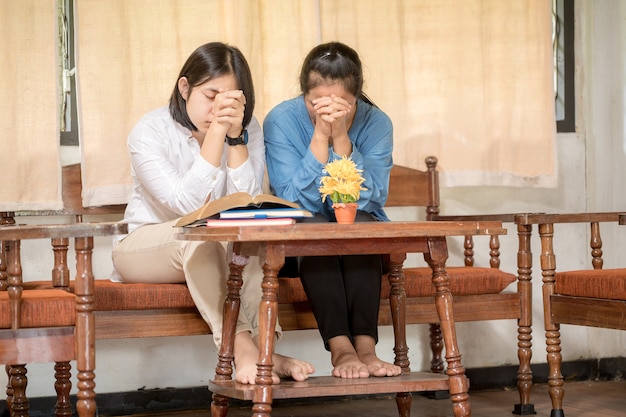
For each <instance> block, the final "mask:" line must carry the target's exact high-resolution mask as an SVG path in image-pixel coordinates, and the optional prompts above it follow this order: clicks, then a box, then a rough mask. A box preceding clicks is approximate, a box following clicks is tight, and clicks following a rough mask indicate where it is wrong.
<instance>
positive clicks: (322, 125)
mask: <svg viewBox="0 0 626 417" xmlns="http://www.w3.org/2000/svg"><path fill="white" fill-rule="evenodd" d="M312 104H313V110H314V111H315V115H316V117H315V130H318V131H320V133H322V134H323V135H324V136H326V137H328V138H331V137H339V136H342V135H344V134H345V135H347V134H348V122H347V116H348V113H349V112H350V110H351V109H352V105H351V104H350V103H348V101H346V100H345V99H344V98H342V97H339V96H336V95H334V94H332V95H330V96H324V97H319V98H317V99H315V100H313V101H312Z"/></svg>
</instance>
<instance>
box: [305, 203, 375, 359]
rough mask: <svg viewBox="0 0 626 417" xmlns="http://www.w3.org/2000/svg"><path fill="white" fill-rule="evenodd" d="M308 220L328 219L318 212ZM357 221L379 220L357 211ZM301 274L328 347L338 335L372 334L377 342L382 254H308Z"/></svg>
mask: <svg viewBox="0 0 626 417" xmlns="http://www.w3.org/2000/svg"><path fill="white" fill-rule="evenodd" d="M307 221H317V222H327V221H328V219H326V218H325V217H323V216H321V215H317V216H315V217H314V218H312V219H307ZM356 221H357V222H363V221H377V220H376V219H375V218H374V217H372V216H371V215H370V214H368V213H365V212H357V218H356ZM299 276H300V279H301V281H302V286H303V287H304V291H305V292H306V295H307V298H308V299H309V302H310V303H311V307H312V310H313V314H314V315H315V319H316V320H317V325H318V328H319V331H320V334H321V336H322V339H323V340H324V345H325V346H326V349H327V350H328V340H329V339H331V338H333V337H336V336H347V337H348V338H350V340H352V339H353V337H354V336H360V335H367V336H371V337H372V338H373V339H374V340H375V341H376V342H378V308H379V305H380V291H381V290H380V286H381V277H382V263H381V256H380V255H343V256H335V255H332V256H305V257H301V258H299Z"/></svg>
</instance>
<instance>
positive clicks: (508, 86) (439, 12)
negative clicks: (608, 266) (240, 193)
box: [75, 0, 556, 205]
mask: <svg viewBox="0 0 626 417" xmlns="http://www.w3.org/2000/svg"><path fill="white" fill-rule="evenodd" d="M75 5H76V16H77V59H78V62H77V69H78V77H77V80H78V84H79V97H80V99H79V100H80V104H79V113H80V114H79V119H80V129H81V132H80V133H81V151H82V154H83V181H84V184H83V188H84V196H83V202H84V204H85V205H100V204H108V203H121V202H125V201H126V199H127V198H128V195H129V192H130V177H129V168H128V158H127V155H126V146H125V142H126V136H127V134H128V132H129V131H130V129H131V128H132V126H133V125H134V123H135V122H136V121H137V119H138V118H139V117H140V116H141V115H142V114H144V113H145V112H147V111H149V110H151V109H152V108H155V107H157V106H161V105H165V104H166V102H167V99H168V97H169V95H170V92H171V89H172V88H173V86H174V83H175V78H176V75H177V72H178V70H179V68H180V66H181V65H182V63H183V61H184V60H185V59H186V57H187V56H188V55H189V53H190V52H191V51H192V50H193V49H195V48H196V47H197V46H199V45H200V44H202V43H205V42H208V41H214V40H220V41H224V42H228V43H231V44H233V45H236V46H238V47H239V48H240V49H241V50H242V51H243V53H244V54H245V55H246V57H247V58H248V60H249V63H250V66H251V68H252V71H253V76H254V80H255V85H256V90H257V108H256V112H255V114H256V116H257V118H258V119H259V120H260V121H262V119H263V118H264V116H265V114H267V112H268V111H269V110H270V109H271V108H272V107H273V106H274V105H276V104H278V103H279V102H280V101H282V100H284V99H286V98H290V97H292V96H294V95H297V94H298V93H299V91H298V71H299V66H300V64H301V62H302V60H303V58H304V56H305V55H306V53H307V52H308V51H309V50H310V48H312V47H313V46H315V45H316V44H317V43H319V42H324V41H329V40H339V41H342V42H345V43H347V44H349V45H351V46H353V47H354V48H355V49H357V50H358V51H359V53H360V55H361V58H362V60H363V63H364V65H365V78H366V86H365V89H366V92H367V93H368V94H369V95H370V96H371V97H372V98H373V99H374V101H375V102H376V103H377V104H378V105H379V106H380V107H381V108H382V109H383V110H385V111H386V112H387V113H388V114H389V115H390V116H391V118H392V120H393V122H394V126H395V135H394V139H395V145H394V160H395V163H397V164H400V165H405V166H409V167H417V168H423V165H422V163H423V159H424V157H425V156H427V155H436V156H437V157H438V158H439V160H440V168H441V170H442V184H443V185H444V186H460V185H507V186H529V185H538V186H552V185H554V184H555V180H556V179H555V172H556V169H555V168H556V166H555V165H556V163H555V149H554V148H555V120H554V99H553V92H552V91H553V88H552V44H551V33H552V27H551V2H550V1H549V0H532V1H528V0H508V1H501V0H439V1H436V2H433V1H430V0H387V1H385V2H380V1H374V0H353V1H349V0H306V1H292V0H267V1H256V0H241V1H236V2H235V1H233V2H226V1H223V2H222V1H204V0H162V1H159V2H157V3H155V2H154V1H151V0H134V1H132V2H129V1H124V0H108V1H106V2H103V1H100V0H75Z"/></svg>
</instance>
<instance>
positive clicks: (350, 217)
mask: <svg viewBox="0 0 626 417" xmlns="http://www.w3.org/2000/svg"><path fill="white" fill-rule="evenodd" d="M358 207H359V205H358V204H357V203H334V204H333V209H334V210H335V218H336V219H337V223H339V224H353V223H354V219H355V218H356V209H357V208H358Z"/></svg>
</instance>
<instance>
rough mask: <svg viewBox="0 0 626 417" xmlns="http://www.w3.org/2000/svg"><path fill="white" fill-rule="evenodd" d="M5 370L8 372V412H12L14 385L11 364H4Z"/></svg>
mask: <svg viewBox="0 0 626 417" xmlns="http://www.w3.org/2000/svg"><path fill="white" fill-rule="evenodd" d="M4 371H5V372H6V374H7V386H6V396H7V399H6V404H7V410H8V412H9V413H11V404H12V403H13V387H11V365H8V364H7V365H4Z"/></svg>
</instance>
